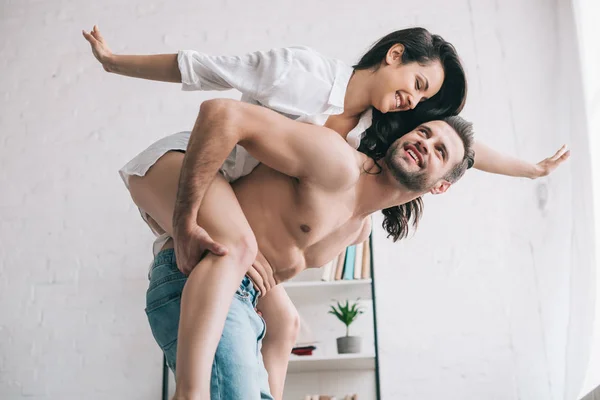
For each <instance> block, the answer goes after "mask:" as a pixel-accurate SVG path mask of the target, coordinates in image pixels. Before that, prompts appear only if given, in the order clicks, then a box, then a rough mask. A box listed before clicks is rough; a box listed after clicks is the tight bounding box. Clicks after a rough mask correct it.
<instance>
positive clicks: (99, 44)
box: [82, 25, 113, 72]
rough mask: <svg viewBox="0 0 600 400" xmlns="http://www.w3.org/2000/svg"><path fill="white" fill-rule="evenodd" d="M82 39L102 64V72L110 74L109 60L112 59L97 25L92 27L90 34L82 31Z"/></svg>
mask: <svg viewBox="0 0 600 400" xmlns="http://www.w3.org/2000/svg"><path fill="white" fill-rule="evenodd" d="M82 33H83V37H84V38H85V40H87V41H88V42H89V43H90V46H92V53H94V57H96V60H98V61H99V62H100V64H102V67H104V70H105V71H107V72H110V58H111V57H112V55H113V54H112V51H110V48H109V47H108V44H106V41H105V40H104V38H103V37H102V34H101V33H100V29H98V26H97V25H94V27H93V28H92V30H91V31H90V32H86V31H82Z"/></svg>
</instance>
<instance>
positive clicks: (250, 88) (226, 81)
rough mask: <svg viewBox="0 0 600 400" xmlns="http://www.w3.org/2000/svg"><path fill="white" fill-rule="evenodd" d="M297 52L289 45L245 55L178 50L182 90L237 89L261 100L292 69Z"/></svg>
mask: <svg viewBox="0 0 600 400" xmlns="http://www.w3.org/2000/svg"><path fill="white" fill-rule="evenodd" d="M292 58H293V51H292V49H289V48H280V49H272V50H269V51H257V52H254V53H249V54H246V55H244V56H210V55H207V54H204V53H200V52H197V51H193V50H183V51H180V52H179V53H178V56H177V62H178V64H179V70H180V72H181V82H182V89H183V90H185V91H191V90H228V89H237V90H239V91H240V92H242V93H244V94H246V95H249V96H250V97H252V98H255V99H260V98H261V97H264V96H266V95H267V94H268V92H269V91H270V90H271V89H272V88H273V87H274V86H277V84H278V82H279V81H280V80H281V79H283V78H284V77H285V76H286V74H287V73H288V72H289V68H290V66H291V65H292Z"/></svg>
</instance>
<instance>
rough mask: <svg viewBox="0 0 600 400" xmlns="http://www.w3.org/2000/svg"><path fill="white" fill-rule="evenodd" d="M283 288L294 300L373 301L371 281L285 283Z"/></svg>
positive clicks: (327, 301)
mask: <svg viewBox="0 0 600 400" xmlns="http://www.w3.org/2000/svg"><path fill="white" fill-rule="evenodd" d="M283 287H284V288H285V290H286V291H287V293H288V295H289V296H290V298H291V299H292V301H293V300H302V301H307V300H310V301H317V302H325V303H329V302H330V301H331V300H332V299H336V300H339V301H343V300H346V299H348V300H356V299H357V298H359V297H360V298H361V299H362V300H369V299H371V279H356V280H348V281H331V282H325V281H302V282H285V283H284V284H283Z"/></svg>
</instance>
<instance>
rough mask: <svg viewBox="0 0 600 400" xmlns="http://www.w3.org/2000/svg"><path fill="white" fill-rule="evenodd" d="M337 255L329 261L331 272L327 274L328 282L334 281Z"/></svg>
mask: <svg viewBox="0 0 600 400" xmlns="http://www.w3.org/2000/svg"><path fill="white" fill-rule="evenodd" d="M338 258H339V255H337V256H335V258H334V259H333V260H332V261H331V270H330V273H329V280H330V281H335V272H336V268H337V264H338Z"/></svg>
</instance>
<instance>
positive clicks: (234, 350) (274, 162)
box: [129, 100, 473, 399]
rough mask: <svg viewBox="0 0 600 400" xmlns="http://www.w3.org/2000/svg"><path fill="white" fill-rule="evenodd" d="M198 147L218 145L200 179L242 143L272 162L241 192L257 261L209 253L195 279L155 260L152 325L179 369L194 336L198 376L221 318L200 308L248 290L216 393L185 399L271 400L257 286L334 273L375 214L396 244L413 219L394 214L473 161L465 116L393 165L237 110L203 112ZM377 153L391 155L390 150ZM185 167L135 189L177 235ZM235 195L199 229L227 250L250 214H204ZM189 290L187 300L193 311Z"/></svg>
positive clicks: (208, 105)
mask: <svg viewBox="0 0 600 400" xmlns="http://www.w3.org/2000/svg"><path fill="white" fill-rule="evenodd" d="M215 138H218V141H215ZM191 140H199V141H206V143H209V142H210V143H218V146H214V145H213V146H208V145H207V146H200V148H201V149H202V150H201V151H200V153H199V154H195V155H194V157H195V158H196V159H197V160H204V162H201V163H198V164H197V171H196V172H197V173H198V174H199V175H202V176H205V177H206V176H209V177H214V176H215V174H216V172H217V170H218V168H219V167H220V166H221V164H222V163H223V161H224V160H225V159H226V158H227V156H228V154H229V153H230V151H231V150H232V149H233V147H234V146H235V145H236V144H238V143H239V144H241V145H243V146H244V147H245V148H246V150H248V151H249V152H250V154H252V155H253V156H254V157H255V158H257V159H258V160H259V161H261V162H262V163H263V164H261V165H259V166H258V167H257V168H256V169H255V170H254V171H253V172H252V173H251V174H250V175H248V176H246V177H244V178H241V179H239V180H238V181H236V182H234V183H233V184H232V185H231V187H232V188H233V190H234V192H235V194H236V196H237V200H238V201H239V203H240V205H241V206H242V210H243V212H244V214H245V217H246V219H247V221H248V222H249V224H250V227H251V228H252V230H253V232H254V234H255V237H256V244H253V243H248V246H249V247H252V246H256V245H257V246H258V247H257V250H258V251H257V252H256V253H255V254H257V257H256V261H254V258H246V259H241V258H238V256H237V255H236V254H232V253H229V254H227V255H225V256H221V257H219V256H215V255H213V254H208V255H207V256H206V257H205V258H204V259H203V261H201V262H200V263H199V264H198V266H196V268H195V269H194V270H193V271H192V273H191V274H190V275H189V277H188V278H186V277H185V275H183V274H182V273H181V272H179V271H178V269H177V266H176V261H175V258H174V254H173V250H172V249H170V248H168V247H172V245H167V246H165V249H164V250H163V251H162V252H161V253H160V254H158V256H157V257H156V259H155V262H154V266H153V270H152V272H151V281H150V288H149V291H148V299H147V300H148V307H147V312H148V317H149V320H150V324H151V326H152V330H153V333H154V335H155V338H156V339H157V341H158V342H159V345H160V346H161V348H162V349H163V351H164V352H165V354H166V355H167V359H168V362H169V365H170V366H171V367H172V368H173V369H175V354H176V347H177V346H178V342H177V337H178V334H177V332H178V326H179V332H184V333H185V334H184V335H179V346H181V345H182V340H184V338H185V341H186V344H185V345H186V349H187V351H186V353H185V354H181V353H180V354H178V358H177V361H178V364H177V366H178V367H179V368H184V367H185V369H186V373H188V374H190V375H193V376H203V374H206V373H207V371H203V370H202V368H203V367H202V362H198V360H202V359H203V358H205V357H206V355H205V354H199V353H200V352H199V349H202V346H204V343H203V340H206V337H207V335H206V332H204V331H203V329H201V327H202V326H203V322H204V320H206V319H207V318H208V319H210V318H212V317H213V315H206V314H202V315H199V313H197V312H195V310H194V307H193V305H194V299H202V298H203V296H207V295H208V296H210V293H211V291H213V290H214V287H215V286H219V285H225V284H227V283H226V282H224V281H230V280H231V279H229V278H238V279H237V282H240V281H242V284H241V285H239V288H238V290H237V292H236V296H235V297H234V299H233V300H231V299H229V300H228V301H225V300H223V301H221V304H219V306H218V307H216V308H217V309H216V310H214V311H211V312H214V313H215V314H217V313H219V312H221V311H222V310H221V309H223V308H225V311H226V313H227V310H228V314H227V318H226V320H225V321H223V323H221V324H220V325H219V328H221V329H223V334H222V336H221V339H220V341H219V343H218V347H217V351H216V355H215V357H214V362H213V364H212V369H210V370H209V371H208V374H210V375H211V381H210V388H209V387H205V386H203V385H202V382H201V381H202V379H198V380H197V381H194V380H191V381H188V382H198V385H195V384H193V385H179V384H178V386H177V397H179V398H202V399H206V398H209V394H208V393H209V392H210V393H211V395H213V396H215V397H216V396H217V395H220V396H221V398H224V399H229V398H232V399H234V398H238V399H241V398H244V399H250V398H259V396H262V397H260V398H271V397H270V394H269V388H268V381H267V376H266V373H265V371H264V367H263V365H262V361H261V357H260V351H258V349H259V344H260V339H261V338H262V336H263V335H264V324H263V323H262V320H261V319H260V317H259V316H258V315H256V313H255V311H254V307H255V305H256V300H257V297H258V295H259V293H258V291H257V290H256V288H255V286H257V287H260V288H261V290H262V293H260V295H262V296H264V295H266V294H268V290H269V289H270V288H271V287H273V286H275V285H277V284H279V283H281V282H283V281H285V280H288V279H290V278H292V277H293V276H294V275H296V274H298V273H299V272H300V271H302V270H304V269H306V268H314V267H319V266H321V265H324V264H325V263H327V262H328V261H330V260H331V259H333V258H334V257H335V256H336V255H337V254H339V253H340V252H341V251H342V250H343V249H344V248H345V247H347V246H349V245H351V244H353V243H360V242H362V241H364V240H365V239H366V238H367V237H368V235H369V233H370V230H371V229H370V218H369V216H370V215H371V214H372V213H373V212H375V211H378V210H382V209H387V210H390V212H388V213H387V214H386V221H385V223H384V226H385V228H386V229H387V231H388V232H389V233H390V234H391V235H393V236H394V237H395V238H397V237H398V236H400V233H401V232H402V231H403V230H404V229H406V227H407V226H408V223H409V220H410V215H406V214H404V215H402V214H401V213H399V212H394V210H396V211H399V210H398V209H396V208H395V207H396V206H399V205H402V204H405V203H409V202H412V201H415V200H416V199H418V198H419V197H420V196H421V195H423V194H424V193H427V192H431V193H433V194H438V193H443V192H445V191H446V190H447V189H448V188H449V187H450V186H451V185H452V183H454V182H455V181H457V180H458V179H459V178H460V177H461V176H462V175H463V174H464V172H465V171H466V169H467V166H468V165H471V164H472V161H473V153H472V150H471V144H472V132H471V125H470V124H469V123H467V122H465V121H464V120H462V119H460V118H459V117H451V118H449V119H446V120H444V121H432V122H427V123H424V124H422V125H420V126H419V127H418V128H416V129H415V130H413V131H411V132H409V133H407V134H406V135H404V136H402V137H400V138H399V139H397V140H396V141H395V142H393V143H392V144H391V146H389V149H387V152H384V154H385V156H384V157H376V158H377V159H373V158H370V157H368V156H367V155H365V154H363V153H360V152H358V151H356V150H354V149H352V148H351V147H350V146H348V145H347V144H346V143H345V141H344V139H343V138H342V137H341V136H340V135H339V134H337V133H335V132H334V131H332V130H330V129H328V128H324V127H318V126H313V125H308V124H302V123H298V122H295V121H291V120H289V119H287V118H285V117H283V116H281V115H278V114H276V113H274V112H272V111H270V110H266V109H264V108H261V107H257V106H254V105H249V104H244V103H241V102H236V101H233V100H211V101H208V102H205V103H203V105H202V107H201V109H200V113H199V116H198V119H197V122H196V125H195V126H194V130H193V132H192V139H191ZM374 150H375V151H374V153H379V154H382V153H381V150H382V149H374ZM183 158H184V155H183V154H182V153H179V152H169V153H167V154H165V155H164V156H162V157H161V158H160V159H159V160H158V161H157V162H156V164H154V166H152V168H151V169H150V170H149V171H148V173H147V174H146V175H145V176H143V177H139V176H132V177H131V178H130V180H129V184H130V191H131V194H132V197H133V199H134V201H135V202H136V204H137V205H138V206H139V207H140V208H141V209H143V210H144V211H145V212H147V213H148V214H149V215H150V216H151V217H152V218H153V219H154V220H155V221H156V222H157V223H158V224H159V225H161V227H162V228H163V229H165V230H166V231H167V232H169V231H170V230H171V228H172V227H171V217H172V215H173V210H174V207H175V197H176V191H177V182H178V179H179V174H180V172H181V165H182V162H183ZM228 188H230V186H229V184H228V183H227V182H225V181H224V180H223V178H222V177H221V176H219V175H216V178H215V179H214V180H213V181H212V183H211V185H210V191H209V192H206V196H205V197H204V198H203V199H202V205H201V207H200V210H199V213H198V224H199V225H200V226H203V227H204V228H205V229H206V231H207V232H209V233H210V234H211V236H212V237H213V238H215V239H216V240H217V241H219V242H220V243H224V244H225V245H227V244H228V241H230V240H236V238H235V232H236V229H237V228H238V227H237V226H235V224H234V222H232V221H237V220H240V218H239V216H236V215H233V216H228V215H223V218H222V219H221V220H220V221H218V222H216V223H214V222H213V224H211V225H207V221H205V220H204V219H203V216H202V209H203V208H204V207H207V208H209V207H210V204H211V203H213V202H220V201H222V198H225V197H226V196H223V197H220V196H219V192H220V191H221V190H223V191H225V190H228ZM202 192H203V193H204V192H205V191H202ZM417 209H418V207H417V208H413V211H415V210H417ZM254 250H256V249H254ZM227 260H229V261H227ZM249 265H251V267H250V268H248V266H249ZM214 268H227V271H229V272H228V273H229V277H228V279H226V280H220V281H214V280H212V281H211V279H210V271H211V269H214ZM221 276H222V275H221ZM249 278H251V279H249ZM184 284H185V289H184ZM182 292H183V296H184V298H187V300H186V301H184V302H183V304H182V302H181V293H182ZM232 292H233V290H232ZM186 302H187V304H188V305H187V306H186ZM180 308H181V309H180ZM180 313H181V323H180V322H179V314H180ZM215 347H216V346H215ZM179 368H178V369H177V371H179ZM178 382H179V381H178ZM217 393H218V394H217Z"/></svg>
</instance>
